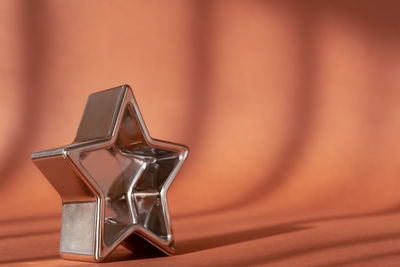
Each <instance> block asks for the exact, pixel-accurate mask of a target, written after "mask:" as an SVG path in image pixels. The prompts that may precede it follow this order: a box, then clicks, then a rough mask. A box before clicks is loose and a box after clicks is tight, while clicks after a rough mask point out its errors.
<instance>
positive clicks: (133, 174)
mask: <svg viewBox="0 0 400 267" xmlns="http://www.w3.org/2000/svg"><path fill="white" fill-rule="evenodd" d="M188 151H189V150H188V148H187V147H186V146H184V145H178V144H174V143H170V142H166V141H160V140H156V139H153V138H151V137H150V135H149V133H148V131H147V128H146V125H145V124H144V121H143V118H142V115H141V114H140V111H139V108H138V105H137V103H136V101H135V98H134V95H133V93H132V90H131V88H130V87H129V86H128V85H124V86H120V87H116V88H112V89H108V90H105V91H100V92H97V93H94V94H92V95H90V96H89V98H88V100H87V103H86V107H85V111H84V113H83V117H82V120H81V122H80V125H79V129H78V132H77V134H76V137H75V140H74V142H73V143H72V144H70V145H67V146H63V147H60V148H54V149H50V150H44V151H39V152H34V153H33V154H32V160H33V162H34V163H35V164H36V166H37V167H38V168H39V169H40V171H41V172H42V173H43V174H44V175H45V176H46V178H47V179H48V180H49V182H50V183H51V184H52V186H53V187H54V188H55V189H56V190H57V191H58V193H59V194H60V196H61V198H62V225H61V240H60V254H61V256H62V257H63V258H65V259H71V260H83V261H95V262H100V261H102V260H104V259H105V258H106V257H107V256H108V255H109V254H110V253H111V252H112V251H113V250H114V249H115V248H116V247H117V246H118V245H120V244H122V245H124V246H125V247H127V248H128V249H130V250H132V251H143V250H144V251H146V250H147V249H150V248H154V247H155V248H158V250H159V251H161V252H163V253H165V254H167V255H170V254H173V253H174V251H175V244H174V236H173V233H172V228H171V222H170V217H169V212H168V203H167V197H166V196H167V191H168V188H169V187H170V185H171V183H172V181H173V180H174V178H175V176H176V175H177V173H178V171H179V169H180V168H181V167H182V164H183V162H184V160H185V159H186V157H187V155H188Z"/></svg>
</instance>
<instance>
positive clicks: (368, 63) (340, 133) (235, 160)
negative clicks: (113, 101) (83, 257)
mask: <svg viewBox="0 0 400 267" xmlns="http://www.w3.org/2000/svg"><path fill="white" fill-rule="evenodd" d="M399 11H400V3H399V2H398V1H362V2H358V1H344V0H343V1H301V2H300V1H178V0H174V1H11V0H2V1H1V2H0V178H1V180H0V195H1V201H0V211H1V213H0V263H5V264H10V263H17V264H25V263H27V264H39V265H42V266H43V265H45V264H48V265H56V264H59V265H76V264H82V265H87V264H83V263H77V262H70V261H64V260H61V259H59V258H58V242H59V228H60V222H61V221H60V213H61V201H60V198H59V197H58V195H57V193H56V191H55V190H53V188H52V187H51V186H50V185H49V183H48V182H47V180H46V179H45V178H44V177H43V176H42V174H41V173H40V172H39V171H38V170H37V169H36V168H35V166H34V165H33V164H32V163H31V161H30V154H31V152H33V151H37V150H42V149H47V148H52V147H57V146H60V145H64V144H68V143H70V142H72V140H73V138H74V135H75V133H76V130H77V127H78V124H79V121H80V118H81V114H82V112H83V108H84V105H85V102H86V98H87V96H88V95H89V94H90V93H92V92H95V91H99V90H103V89H107V88H111V87H114V86H118V85H121V84H125V83H127V84H130V85H131V86H132V87H133V89H134V93H135V95H136V98H137V100H138V102H139V106H140V108H141V110H142V114H143V116H144V119H145V121H146V124H147V126H148V129H149V131H150V134H151V135H152V136H153V137H155V138H159V139H164V140H170V141H175V142H178V143H183V144H187V145H188V146H189V147H190V149H191V154H190V155H189V158H188V160H187V162H186V164H185V165H184V167H183V169H182V171H181V173H180V174H179V175H178V177H177V179H176V180H175V182H174V184H173V186H172V187H171V189H170V191H169V195H168V199H169V204H170V212H171V216H172V223H173V227H174V231H175V235H176V245H177V249H178V255H176V256H173V257H168V258H165V257H161V258H154V257H149V258H143V256H140V255H127V253H126V251H124V250H122V249H120V250H118V251H117V253H116V254H115V255H114V256H113V257H112V259H111V261H113V262H111V263H108V264H110V265H117V264H121V265H122V264H123V265H129V264H132V265H137V266H141V265H145V264H147V265H148V264H150V265H160V266H164V265H166V264H171V265H182V266H187V265H188V264H189V263H190V264H191V265H195V266H197V265H207V266H210V265H211V266H234V265H247V264H249V265H257V264H273V265H274V266H280V265H282V266H302V265H306V266H336V265H341V266H342V265H346V266H347V265H361V264H363V265H371V266H387V265H390V266H392V265H393V266H395V265H399V264H400V224H399V219H400V213H399V212H400V179H399V178H400V164H399V159H400V138H399V133H400V49H399V48H400V46H399V45H400V18H399ZM106 265H107V263H106Z"/></svg>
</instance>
